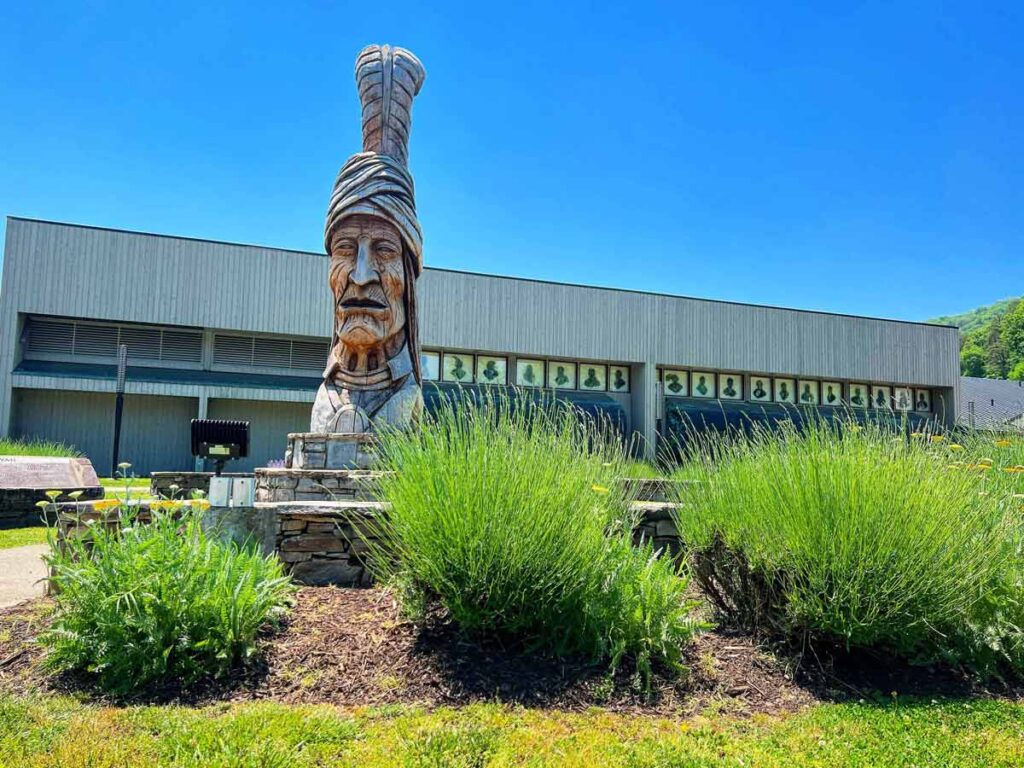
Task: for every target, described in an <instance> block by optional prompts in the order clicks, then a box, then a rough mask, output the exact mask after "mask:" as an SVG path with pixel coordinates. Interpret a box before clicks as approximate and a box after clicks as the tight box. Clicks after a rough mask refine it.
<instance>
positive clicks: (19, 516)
mask: <svg viewBox="0 0 1024 768" xmlns="http://www.w3.org/2000/svg"><path fill="white" fill-rule="evenodd" d="M48 490H50V489H48V488H3V489H0V528H24V527H26V526H31V525H43V524H44V523H52V522H54V520H53V516H52V515H50V514H46V515H44V514H43V510H41V509H40V508H39V507H37V506H36V504H38V503H39V502H40V501H48V498H47V496H46V492H47V491H48ZM77 490H80V491H81V495H80V496H79V498H80V499H82V500H83V501H88V500H93V499H102V498H103V488H101V487H95V488H80V489H77ZM58 500H59V501H70V497H69V496H68V492H67V491H65V492H64V493H63V494H62V495H61V496H60V497H58Z"/></svg>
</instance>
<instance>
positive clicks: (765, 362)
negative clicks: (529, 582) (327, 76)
mask: <svg viewBox="0 0 1024 768" xmlns="http://www.w3.org/2000/svg"><path fill="white" fill-rule="evenodd" d="M326 270H327V258H326V256H325V255H323V254H319V253H308V252H299V251H290V250H283V249H275V248H267V247H262V246H252V245H239V244H232V243H222V242H213V241H206V240H197V239H191V238H185V237H174V236H164V235H152V234H145V233H140V232H128V231H122V230H113V229H103V228H97V227H88V226H78V225H71V224H62V223H54V222H46V221H39V220H32V219H23V218H16V217H8V219H7V235H6V241H5V246H4V262H3V277H2V283H0V313H2V325H0V429H3V431H4V433H5V434H6V435H10V436H15V437H36V438H45V439H50V440H57V441H62V442H66V443H71V444H74V445H75V446H77V447H78V448H79V449H80V450H81V451H83V452H84V453H85V454H86V455H88V456H89V457H90V458H91V459H92V460H93V462H94V464H95V465H96V468H97V470H98V471H99V472H100V474H106V473H107V472H108V471H109V469H110V468H109V466H108V465H109V462H110V455H111V451H112V440H113V435H112V432H113V428H112V414H113V407H114V394H113V393H114V391H115V380H116V356H117V349H118V347H119V345H121V344H124V345H126V346H127V348H128V361H129V363H128V376H127V385H126V392H127V395H126V399H125V416H124V427H123V432H122V444H121V456H122V457H125V458H126V459H129V460H131V461H132V462H133V465H134V470H135V471H136V472H138V473H140V474H141V473H146V472H149V471H153V470H177V469H191V468H193V466H194V460H193V459H192V457H191V454H190V446H189V421H190V420H191V419H192V418H195V417H204V418H223V419H243V420H246V421H249V422H250V424H251V448H250V456H249V458H248V459H246V460H244V461H242V462H239V463H238V464H237V466H236V468H238V469H250V468H252V467H255V466H263V465H266V464H267V462H268V461H272V460H274V459H280V458H281V453H282V450H283V449H282V446H283V445H284V444H285V440H284V437H285V434H286V433H288V432H296V431H304V430H306V429H307V428H308V425H309V418H310V416H309V414H310V404H311V403H312V402H313V399H314V397H315V395H316V391H317V387H318V385H319V383H320V381H321V379H322V373H323V369H324V364H325V361H326V359H327V354H328V348H329V340H330V330H331V322H332V317H331V306H332V299H331V295H330V290H329V288H328V286H327V281H326V279H325V275H326ZM417 291H418V305H419V306H418V329H419V338H420V344H421V348H422V354H421V358H420V360H421V368H422V372H423V379H424V389H425V395H426V397H427V401H428V406H429V404H430V402H431V400H432V399H434V400H436V398H437V397H438V396H439V393H443V392H452V393H456V394H458V393H468V392H479V391H482V390H487V389H488V388H496V387H503V386H505V387H510V386H513V385H514V386H515V387H516V388H517V391H518V392H519V393H522V392H536V393H538V394H540V393H544V394H546V395H548V396H554V397H558V398H562V399H566V400H570V401H572V402H574V403H577V404H578V405H580V406H581V407H582V408H584V409H585V410H589V411H595V412H601V413H602V414H604V415H606V416H608V417H609V418H611V419H612V420H613V421H614V422H615V423H617V424H618V425H619V427H620V429H621V430H622V432H623V434H624V435H626V436H633V435H635V436H636V437H637V438H638V444H639V445H642V446H644V447H645V450H647V451H648V452H649V454H653V452H654V450H655V449H656V447H657V445H658V440H659V437H658V436H659V434H670V433H673V432H674V430H677V429H678V428H679V425H680V424H682V423H684V422H685V423H700V424H717V425H721V424H724V423H738V422H739V421H741V420H744V419H750V418H778V417H781V416H784V415H788V414H791V413H794V412H806V410H807V409H812V410H814V411H815V412H818V413H821V414H825V415H829V414H835V413H839V412H843V413H849V412H852V413H853V414H855V415H856V416H858V417H862V418H870V417H871V416H872V415H876V414H877V415H886V416H889V415H896V416H901V415H906V416H907V417H908V419H910V420H911V421H913V422H920V421H924V420H928V419H935V420H938V421H939V422H941V423H943V424H946V425H952V424H953V423H954V422H955V419H956V413H957V407H958V398H959V386H960V377H959V337H958V332H957V329H956V328H954V327H951V326H940V325H932V324H926V323H910V322H901V321H892V320H882V319H875V318H866V317H854V316H847V315H836V314H828V313H822V312H812V311H803V310H794V309H781V308H775V307H764V306H755V305H748V304H738V303H730V302H723V301H711V300H704V299H694V298H686V297H681V296H672V295H664V294H653V293H643V292H637V291H626V290H617V289H608V288H594V287H588V286H582V285H566V284H560V283H551V282H544V281H538V280H527V279H519V278H512V277H499V276H493V275H483V274H473V273H465V272H456V271H451V270H443V269H431V268H426V269H424V271H423V274H422V275H421V277H420V278H419V281H418V284H417Z"/></svg>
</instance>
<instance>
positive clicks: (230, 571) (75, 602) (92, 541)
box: [41, 502, 292, 693]
mask: <svg viewBox="0 0 1024 768" xmlns="http://www.w3.org/2000/svg"><path fill="white" fill-rule="evenodd" d="M164 504H165V505H166V506H168V507H169V508H168V509H166V510H161V509H155V510H154V511H153V512H152V522H150V523H147V524H141V523H139V522H138V521H137V520H136V519H133V518H132V516H131V515H130V513H128V511H127V510H126V509H124V510H121V512H122V517H121V525H120V527H119V528H118V527H109V526H107V525H104V524H103V523H99V524H94V525H91V527H90V528H89V531H88V533H87V535H85V536H75V537H71V538H68V539H66V540H65V541H63V542H61V543H60V544H59V545H58V544H57V543H56V541H55V540H53V536H52V534H51V542H52V546H51V552H50V554H49V556H48V558H47V560H48V563H49V565H50V568H51V576H50V582H51V586H52V588H53V591H54V592H55V600H56V603H57V609H56V612H55V615H54V621H53V624H52V627H51V629H50V630H49V631H48V632H46V633H45V634H44V635H43V636H42V637H41V641H42V642H43V644H44V645H46V646H47V647H48V648H49V651H50V653H49V655H48V657H47V661H48V663H49V664H50V665H51V666H52V667H53V668H56V669H71V670H79V671H84V672H88V673H90V674H94V675H95V676H96V678H97V680H98V682H99V684H100V686H101V687H102V688H104V689H106V690H109V691H112V692H117V693H123V692H127V691H130V690H137V689H141V688H144V687H147V686H150V685H154V684H166V683H171V682H181V683H184V684H186V685H187V684H189V683H192V682H195V681H196V680H198V679H200V678H204V677H207V676H215V675H222V674H224V673H226V672H228V671H229V670H230V669H232V668H234V667H235V666H237V665H238V664H241V663H243V662H245V661H246V660H247V659H249V658H250V657H251V656H252V654H253V653H254V652H255V650H256V636H257V632H258V631H259V630H260V629H261V628H262V627H263V626H265V625H266V624H267V623H268V622H272V621H274V620H275V619H277V618H279V617H280V616H281V615H282V614H283V611H284V610H285V607H286V605H287V603H288V601H289V598H290V595H291V592H292V588H291V585H290V582H289V580H288V579H287V578H286V577H285V576H284V575H283V571H282V566H281V564H280V562H279V561H278V560H277V559H276V558H274V557H264V556H262V555H261V554H260V553H259V552H258V551H256V550H254V549H249V548H239V547H237V546H236V545H234V544H231V543H225V542H221V541H219V540H216V539H214V538H211V537H209V536H208V535H207V534H206V533H205V532H204V531H203V529H202V528H201V526H200V524H199V513H198V512H195V511H191V510H187V509H183V508H179V505H174V504H171V503H167V502H165V503H164Z"/></svg>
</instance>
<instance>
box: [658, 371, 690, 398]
mask: <svg viewBox="0 0 1024 768" xmlns="http://www.w3.org/2000/svg"><path fill="white" fill-rule="evenodd" d="M661 381H662V384H664V385H665V396H666V397H686V396H687V395H689V394H690V385H689V381H690V379H689V374H688V373H687V372H686V371H676V370H668V371H662V373H661Z"/></svg>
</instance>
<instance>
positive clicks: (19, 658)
mask: <svg viewBox="0 0 1024 768" xmlns="http://www.w3.org/2000/svg"><path fill="white" fill-rule="evenodd" d="M51 610H52V602H50V601H49V600H47V599H45V598H44V599H39V600H34V601H31V602H29V603H24V604H22V605H20V606H16V607H14V608H9V609H5V610H0V692H5V691H6V692H18V691H27V690H31V689H39V688H42V689H46V690H53V691H64V692H67V691H69V690H73V691H85V692H87V693H91V692H92V691H91V689H90V687H89V681H88V680H86V679H82V678H76V677H72V676H68V675H59V676H53V675H48V674H47V673H46V672H45V671H44V670H43V668H42V665H41V661H42V657H43V651H42V650H41V649H40V648H39V646H38V645H36V644H35V643H34V638H35V637H36V635H37V634H38V633H39V632H40V631H41V630H42V629H43V628H45V626H46V625H47V623H48V615H49V613H50V611H51ZM847 661H848V663H851V667H852V668H851V669H841V666H842V665H840V666H839V667H836V666H834V665H829V670H828V671H825V670H824V669H823V668H822V667H821V666H820V665H816V664H815V665H809V664H806V663H805V664H802V665H801V670H802V671H801V672H800V673H799V674H796V675H794V672H793V669H794V668H795V664H794V660H793V659H792V658H791V657H789V656H787V655H785V654H778V655H777V654H773V653H770V652H768V651H766V650H765V649H763V648H762V647H759V646H758V644H757V643H755V642H754V641H753V640H752V639H751V638H750V637H749V636H745V635H742V634H731V633H728V632H724V631H713V632H709V633H707V634H705V635H703V636H701V637H700V638H699V640H698V641H697V642H696V643H695V644H694V646H693V648H692V649H690V651H689V653H688V657H687V664H688V667H689V672H688V674H686V675H683V676H672V675H668V674H660V675H658V676H656V678H655V680H654V684H653V690H652V691H651V692H650V694H648V695H644V694H642V693H641V692H640V691H638V690H637V688H636V685H635V681H634V679H633V678H634V675H633V674H632V670H629V669H623V670H620V672H619V673H618V674H617V675H616V676H615V678H614V679H609V678H608V676H607V674H606V672H605V670H604V669H603V668H601V667H595V666H593V665H589V664H586V663H584V662H583V661H582V660H568V661H566V660H553V659H549V658H544V657H539V656H537V655H529V654H522V653H517V652H515V651H512V650H508V649H504V648H501V647H499V646H497V645H481V644H478V643H475V642H472V641H470V640H467V639H466V638H465V637H463V636H462V635H461V634H460V633H459V632H458V630H457V629H456V628H455V627H454V626H452V625H451V624H450V623H447V622H445V621H443V620H442V619H441V618H440V617H438V616H433V617H431V618H429V619H428V620H427V622H425V624H423V625H417V624H413V623H412V622H410V621H408V620H406V619H404V618H403V617H402V616H401V614H400V612H399V610H398V606H397V605H396V603H395V601H394V599H393V597H392V595H391V594H390V593H388V592H386V591H384V590H381V589H337V588H332V587H307V588H303V589H300V590H299V592H298V595H297V601H296V605H295V608H294V610H293V611H292V612H291V614H290V616H289V619H288V621H287V623H286V624H285V626H284V627H283V628H282V629H281V630H280V631H278V632H276V633H274V634H272V635H268V636H267V637H266V638H265V641H264V653H263V655H262V658H261V659H260V661H259V662H258V663H257V664H256V665H254V666H253V667H251V668H249V669H247V670H245V671H243V672H241V673H239V674H238V675H237V676H236V677H234V678H232V679H230V680H226V681H219V682H217V683H213V684H209V685H207V686H205V687H202V688H201V689H198V690H196V689H193V690H190V691H188V692H182V691H177V690H173V689H168V690H163V691H152V692H150V693H149V694H147V696H146V697H145V699H142V700H146V701H159V702H167V701H176V702H181V703H187V704H204V703H212V702H214V701H225V700H228V701H242V700H256V699H271V700H275V701H281V702H287V703H330V704H335V705H340V706H373V705H381V704H413V703H415V704H420V705H424V706H428V707H431V706H441V705H463V704H468V703H471V702H477V701H502V702H506V703H514V704H522V705H525V706H531V707H550V708H557V709H563V710H582V709H587V708H590V707H595V706H596V707H602V708H605V709H608V710H613V711H622V712H636V713H644V714H659V715H667V716H673V717H677V716H685V715H689V714H693V713H696V712H701V711H706V710H707V709H708V708H709V707H710V708H713V709H717V710H720V711H728V712H730V713H735V714H754V713H781V712H786V711H793V710H797V709H801V708H803V707H806V706H808V705H810V704H813V703H814V702H816V701H819V700H822V699H836V698H840V699H841V698H850V697H854V698H865V697H878V696H888V695H891V694H890V692H892V691H895V692H898V694H899V695H903V696H905V695H918V696H939V695H941V696H950V695H954V696H957V695H969V694H977V693H978V691H977V690H975V689H974V688H972V687H971V686H970V685H969V684H968V683H967V682H965V681H963V680H961V679H959V678H957V676H956V675H954V674H953V673H952V672H949V671H937V670H934V669H923V668H917V667H908V666H906V665H902V666H895V667H891V668H890V667H886V666H884V665H882V664H881V663H879V662H878V661H877V660H872V659H860V660H858V661H857V663H855V664H853V663H852V662H851V660H847ZM837 670H838V672H839V674H838V675H837V674H836V673H837ZM879 692H880V693H879ZM1007 693H1009V694H1010V695H1014V693H1016V694H1019V693H1020V692H1019V691H1018V692H1007ZM97 698H98V697H97ZM138 700H139V699H136V701H138Z"/></svg>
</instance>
